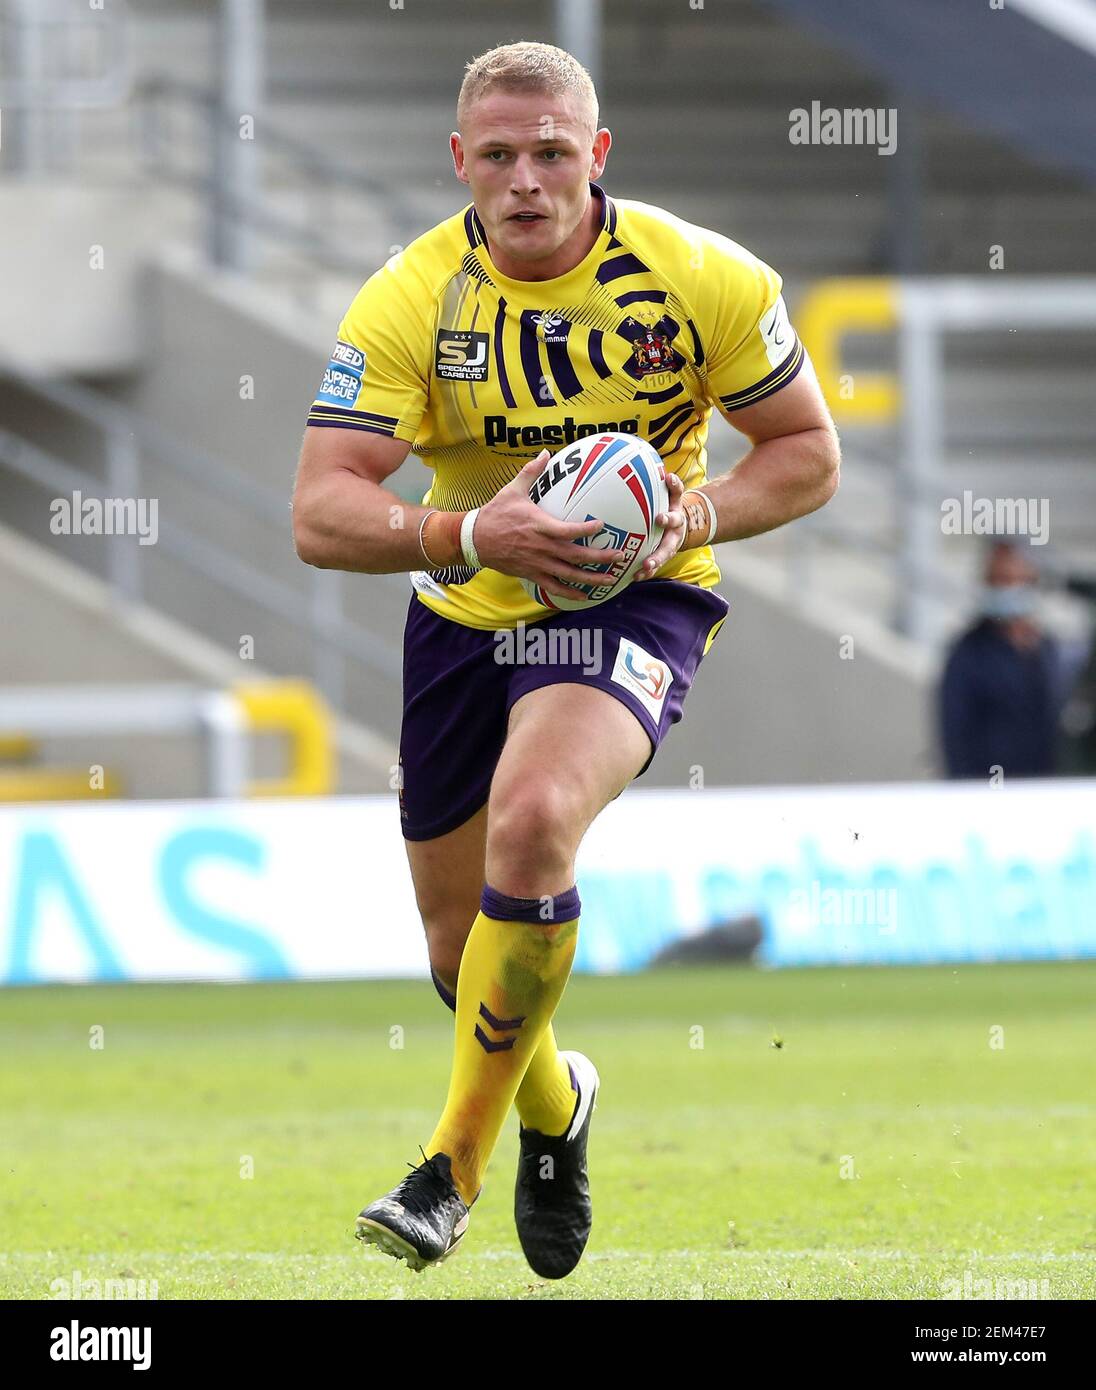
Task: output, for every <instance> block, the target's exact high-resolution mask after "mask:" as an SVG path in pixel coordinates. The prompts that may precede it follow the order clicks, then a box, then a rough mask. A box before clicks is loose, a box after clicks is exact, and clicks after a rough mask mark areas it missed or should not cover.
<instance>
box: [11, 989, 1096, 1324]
mask: <svg viewBox="0 0 1096 1390" xmlns="http://www.w3.org/2000/svg"><path fill="white" fill-rule="evenodd" d="M1094 997H1096V964H1093V963H1088V964H1052V965H1009V966H989V965H980V966H963V967H959V968H955V969H953V968H951V967H940V968H936V969H894V970H882V969H870V970H869V969H856V970H854V969H847V970H836V969H834V970H819V971H794V972H763V971H757V970H751V969H726V968H710V969H707V970H702V971H701V970H688V971H685V970H681V971H677V970H669V971H664V972H661V973H648V974H645V975H638V976H631V977H627V978H622V979H602V978H589V977H578V978H576V979H574V980H572V982H571V984H570V985H569V987H568V991H567V995H566V997H565V999H564V1001H563V1004H562V1007H561V1009H560V1012H559V1014H558V1015H557V1020H556V1022H557V1031H558V1035H559V1038H560V1043H561V1046H564V1047H575V1048H579V1049H581V1050H583V1051H586V1052H588V1053H589V1055H590V1056H591V1057H592V1058H593V1059H594V1061H595V1062H596V1064H597V1066H598V1068H599V1069H600V1071H601V1076H602V1092H601V1100H600V1103H599V1106H598V1111H597V1114H596V1116H595V1119H594V1125H593V1130H592V1136H591V1173H592V1184H593V1193H594V1230H593V1235H592V1237H591V1241H590V1245H589V1248H588V1250H587V1254H586V1258H585V1259H584V1261H583V1263H582V1264H581V1265H580V1267H579V1269H578V1270H577V1271H576V1273H575V1274H574V1275H572V1276H571V1277H570V1278H569V1279H566V1280H564V1281H562V1282H559V1283H550V1282H545V1281H542V1280H540V1279H538V1278H537V1277H536V1276H535V1275H534V1274H533V1273H532V1272H531V1271H530V1270H529V1269H528V1267H527V1266H526V1264H525V1263H524V1261H523V1259H522V1256H521V1252H520V1248H519V1246H518V1243H517V1238H516V1235H515V1233H514V1229H513V1218H512V1199H513V1180H514V1167H515V1161H516V1152H517V1138H516V1135H517V1121H516V1118H515V1117H511V1119H510V1120H509V1121H508V1122H507V1125H506V1127H505V1129H504V1131H503V1135H502V1138H501V1140H500V1142H499V1146H498V1148H497V1150H496V1151H495V1155H494V1158H493V1160H492V1163H491V1169H490V1173H489V1178H488V1183H487V1186H486V1187H485V1189H484V1193H483V1196H482V1197H481V1198H480V1200H479V1202H478V1203H477V1205H476V1206H475V1208H474V1209H473V1212H472V1221H471V1226H470V1229H469V1234H468V1235H467V1237H466V1238H465V1241H464V1245H463V1247H462V1249H461V1250H460V1251H459V1252H458V1253H457V1254H456V1256H455V1257H454V1258H453V1259H452V1260H450V1261H449V1262H448V1263H447V1264H446V1265H443V1266H441V1267H440V1268H437V1269H432V1270H427V1271H426V1272H424V1273H423V1274H415V1273H412V1272H411V1271H409V1270H408V1269H407V1268H406V1266H405V1265H403V1264H397V1263H396V1262H395V1261H392V1260H390V1259H388V1258H387V1257H385V1256H383V1255H381V1254H379V1253H377V1252H374V1251H367V1250H364V1249H362V1248H360V1247H359V1246H358V1244H357V1242H356V1241H355V1240H354V1239H353V1227H354V1217H355V1216H356V1215H357V1213H358V1211H359V1209H360V1208H361V1207H362V1206H363V1205H364V1204H365V1203H366V1202H367V1201H369V1200H371V1199H372V1198H374V1197H376V1196H379V1195H380V1194H381V1193H383V1192H384V1191H386V1190H387V1189H388V1188H390V1187H391V1186H393V1184H394V1183H395V1182H396V1181H397V1180H398V1178H399V1177H400V1176H401V1175H402V1173H404V1172H405V1171H406V1168H405V1164H406V1163H407V1161H409V1160H413V1159H415V1158H416V1157H417V1146H418V1144H419V1143H420V1142H421V1143H425V1142H426V1140H427V1139H428V1138H429V1136H430V1133H431V1129H432V1127H433V1122H434V1119H435V1118H436V1114H437V1111H438V1109H439V1107H440V1104H441V1102H442V1101H443V1099H444V1095H445V1089H446V1084H447V1080H448V1071H449V1055H450V1032H451V1026H452V1016H451V1015H450V1014H449V1013H448V1012H447V1011H446V1010H445V1009H444V1008H443V1006H442V1005H441V1003H440V1001H439V1000H438V999H437V997H436V996H435V994H434V992H433V990H432V988H431V987H430V985H429V983H415V984H408V983H402V982H371V983H363V984H350V983H339V984H323V985H299V984H294V985H284V986H283V985H269V986H268V985H250V986H239V987H237V986H202V985H192V986H140V987H137V986H125V987H102V988H98V987H97V988H60V989H24V990H9V991H6V992H3V993H0V1046H2V1048H3V1056H4V1066H3V1068H2V1069H0V1130H2V1136H0V1137H2V1158H3V1163H2V1170H0V1231H2V1232H3V1237H2V1242H0V1295H3V1296H4V1297H6V1298H48V1297H50V1296H51V1292H53V1293H58V1292H59V1290H58V1286H57V1285H55V1284H54V1281H55V1280H59V1279H60V1280H71V1279H72V1278H73V1275H74V1273H76V1272H79V1278H80V1279H81V1280H82V1281H84V1283H85V1285H86V1282H87V1281H89V1280H93V1279H98V1280H108V1279H125V1278H130V1279H136V1280H145V1281H146V1288H149V1289H150V1288H151V1281H153V1280H155V1281H156V1289H157V1292H158V1296H159V1297H160V1298H162V1299H163V1298H183V1297H190V1298H194V1297H197V1298H280V1299H282V1298H355V1299H360V1298H371V1299H410V1298H428V1299H429V1298H480V1297H489V1298H563V1299H566V1298H628V1299H643V1298H651V1297H664V1298H666V1297H668V1298H682V1299H685V1298H698V1299H699V1298H704V1299H713V1298H887V1299H904V1298H939V1297H941V1295H942V1294H944V1293H946V1292H947V1290H948V1281H949V1280H954V1281H957V1284H958V1285H960V1286H961V1285H962V1284H963V1281H964V1279H966V1280H967V1288H968V1289H970V1290H973V1289H975V1287H976V1286H975V1284H974V1283H973V1281H978V1280H987V1279H988V1280H1004V1281H1010V1284H1011V1281H1019V1280H1023V1281H1026V1282H1027V1283H1028V1284H1029V1285H1030V1286H1031V1291H1033V1292H1037V1293H1038V1294H1039V1295H1041V1296H1045V1297H1049V1298H1051V1299H1057V1298H1092V1297H1094V1296H1096V1204H1094V1202H1093V1196H1094V1189H1093V1177H1092V1172H1093V1169H1092V1156H1093V1152H1094V1149H1096V1142H1094V1141H1096V1107H1094V1104H1093V1101H1094V1099H1096V1047H1094V1046H1093V1042H1094V1038H1093V1016H1094V1008H1093V1000H1094ZM96 1029H101V1030H102V1033H101V1043H102V1045H101V1046H94V1045H93V1044H95V1043H96V1042H98V1041H100V1034H98V1033H97V1032H96V1031H95V1030H96ZM994 1030H1001V1031H1000V1032H995V1031H994ZM397 1044H399V1045H397ZM994 1044H999V1045H994ZM249 1172H250V1173H252V1174H253V1176H246V1174H247V1173H249ZM954 1287H955V1286H952V1288H953V1289H954ZM993 1287H994V1288H997V1287H999V1286H998V1285H994V1286H993ZM983 1288H985V1286H983Z"/></svg>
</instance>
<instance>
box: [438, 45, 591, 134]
mask: <svg viewBox="0 0 1096 1390" xmlns="http://www.w3.org/2000/svg"><path fill="white" fill-rule="evenodd" d="M495 90H501V91H504V92H541V93H544V94H545V95H550V96H570V97H573V98H574V99H575V104H576V106H577V107H578V109H579V111H580V113H581V114H583V115H587V116H588V117H589V119H590V122H591V131H594V130H597V119H598V104H597V92H595V91H594V84H593V82H592V80H591V78H590V74H589V73H588V72H587V71H586V69H585V68H584V67H583V66H582V64H581V63H580V62H579V61H578V59H577V58H573V57H572V56H571V54H570V53H567V52H566V51H565V50H564V49H562V48H555V47H553V45H552V44H550V43H507V44H502V45H500V46H499V47H498V48H492V49H489V50H488V51H487V52H486V53H481V54H480V56H479V57H478V58H473V59H472V61H471V62H470V63H469V64H468V66H467V67H466V68H465V70H464V81H463V82H462V83H461V88H460V95H459V96H458V97H457V125H458V126H462V125H463V124H464V120H465V117H466V116H467V114H468V109H469V107H471V106H472V104H473V103H474V102H477V101H479V99H480V98H481V97H482V96H485V95H486V94H487V93H488V92H491V91H495Z"/></svg>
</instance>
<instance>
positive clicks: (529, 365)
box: [521, 309, 557, 410]
mask: <svg viewBox="0 0 1096 1390" xmlns="http://www.w3.org/2000/svg"><path fill="white" fill-rule="evenodd" d="M536 312H537V311H536V310H535V309H523V310H522V311H521V370H522V371H523V372H524V373H525V384H526V386H528V388H529V394H530V395H531V396H532V398H533V404H534V405H535V406H538V407H539V408H540V409H542V410H543V409H546V408H547V407H550V406H553V405H555V404H556V403H557V402H556V398H555V396H553V395H552V390H551V387H550V386H549V385H548V378H547V377H546V376H545V375H544V372H543V371H542V370H541V365H540V340H539V339H538V337H537V326H536V324H535V323H534V322H533V319H534V317H535V316H536Z"/></svg>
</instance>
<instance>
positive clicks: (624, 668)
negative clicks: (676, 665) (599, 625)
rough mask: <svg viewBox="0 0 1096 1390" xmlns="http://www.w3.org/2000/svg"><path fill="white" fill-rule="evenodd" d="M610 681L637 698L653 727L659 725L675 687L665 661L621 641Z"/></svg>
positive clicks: (623, 639)
mask: <svg viewBox="0 0 1096 1390" xmlns="http://www.w3.org/2000/svg"><path fill="white" fill-rule="evenodd" d="M610 679H612V680H614V681H616V683H617V684H618V685H622V686H623V687H624V689H625V690H630V691H631V692H632V694H633V695H636V696H638V697H639V699H640V700H641V701H642V702H643V704H644V705H645V706H646V708H647V710H648V711H649V713H650V714H651V717H652V718H653V719H654V721H655V723H656V724H657V723H658V721H659V719H660V718H661V717H662V709H663V706H664V705H665V703H666V696H667V694H668V693H669V690H670V686H671V685H673V683H674V677H673V673H672V672H671V670H670V668H669V666H667V665H666V663H665V662H664V661H660V660H659V658H658V657H657V656H652V655H651V653H650V652H648V651H644V649H643V648H642V647H641V646H640V645H639V643H638V642H633V641H632V640H631V639H630V638H628V637H622V638H621V639H620V646H619V647H618V648H617V655H616V661H615V662H614V663H613V674H612V676H611V677H610Z"/></svg>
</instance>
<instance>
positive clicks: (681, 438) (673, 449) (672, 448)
mask: <svg viewBox="0 0 1096 1390" xmlns="http://www.w3.org/2000/svg"><path fill="white" fill-rule="evenodd" d="M699 423H700V418H699V416H693V417H692V418H691V419H689V420H686V421H685V423H684V425H683V426H682V427H681V433H680V434H679V435H678V436H677V438H676V439H675V440H674V442H673V443H672V444H667V445H666V446H665V448H664V449H663V450H662V452H663V453H664V454H667V455H669V456H670V457H672V456H673V455H674V454H676V453H677V451H678V449H680V448H681V446H682V444H683V443H684V442H685V436H686V435H687V434H688V433H689V431H690V430H692V429H695V428H696V426H697V425H698V424H699Z"/></svg>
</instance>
